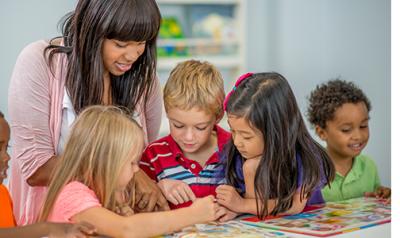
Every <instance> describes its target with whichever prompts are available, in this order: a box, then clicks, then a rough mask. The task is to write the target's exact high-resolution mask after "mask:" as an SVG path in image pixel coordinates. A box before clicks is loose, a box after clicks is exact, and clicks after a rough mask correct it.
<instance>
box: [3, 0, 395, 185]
mask: <svg viewBox="0 0 400 238" xmlns="http://www.w3.org/2000/svg"><path fill="white" fill-rule="evenodd" d="M75 4H76V0H74V1H71V0H41V1H32V0H3V1H2V2H1V7H0V32H1V33H0V34H1V37H0V52H1V53H0V110H2V111H3V112H4V113H5V114H6V116H7V89H8V84H9V79H10V76H11V72H12V69H13V67H14V63H15V60H16V57H17V55H18V53H19V52H20V51H21V49H22V48H23V47H24V46H25V45H26V44H28V43H29V42H32V41H35V40H39V39H45V38H51V37H53V36H56V35H59V32H58V28H57V23H58V21H59V19H60V18H61V17H62V16H63V15H64V14H65V13H66V12H68V11H70V10H73V8H74V6H75ZM247 5H248V16H249V17H248V22H247V26H248V29H247V42H248V44H247V49H248V52H247V62H248V69H249V71H277V72H280V73H282V74H283V75H284V76H285V77H287V79H288V80H289V81H290V83H291V85H292V88H293V90H294V92H295V94H296V97H297V99H298V102H299V104H300V106H301V108H302V111H303V112H305V110H306V96H307V95H308V94H309V92H310V90H312V89H313V88H314V87H315V85H317V84H318V83H321V82H323V81H326V80H328V79H331V78H333V77H336V76H341V77H342V78H343V79H347V80H352V81H354V82H356V83H357V84H358V85H359V86H360V87H361V88H362V89H363V90H364V91H365V93H366V94H367V95H368V97H369V98H370V100H371V102H372V106H373V109H372V112H371V115H370V116H371V123H370V126H371V139H370V142H369V144H368V146H367V148H366V149H365V153H367V154H369V155H371V156H372V157H373V158H374V159H375V160H376V162H377V164H378V168H379V172H380V176H381V180H382V182H383V184H385V185H388V186H389V185H390V157H391V153H390V149H391V147H390V143H391V141H390V133H391V129H390V115H391V112H390V103H391V102H390V1H389V0H330V1H328V0H302V1H295V0H248V2H247Z"/></svg>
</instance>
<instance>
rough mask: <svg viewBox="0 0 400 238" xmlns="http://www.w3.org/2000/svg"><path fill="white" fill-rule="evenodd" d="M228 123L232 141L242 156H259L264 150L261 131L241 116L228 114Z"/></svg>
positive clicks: (254, 157) (251, 157)
mask: <svg viewBox="0 0 400 238" xmlns="http://www.w3.org/2000/svg"><path fill="white" fill-rule="evenodd" d="M228 124H229V126H230V128H231V133H232V140H233V143H234V144H235V146H236V148H237V149H238V151H239V153H240V154H241V155H242V157H243V158H245V159H257V158H260V157H261V156H262V154H263V151H264V139H263V135H262V133H261V132H260V131H259V130H257V129H255V128H253V127H251V126H250V125H249V123H248V122H247V120H245V119H244V118H243V117H237V116H234V115H230V114H228Z"/></svg>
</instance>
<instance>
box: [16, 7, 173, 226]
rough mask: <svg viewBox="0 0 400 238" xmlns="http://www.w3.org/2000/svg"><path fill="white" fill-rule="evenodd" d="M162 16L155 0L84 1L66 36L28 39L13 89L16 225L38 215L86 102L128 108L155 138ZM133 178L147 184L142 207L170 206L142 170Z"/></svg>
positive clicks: (158, 118) (65, 27)
mask: <svg viewBox="0 0 400 238" xmlns="http://www.w3.org/2000/svg"><path fill="white" fill-rule="evenodd" d="M160 18H161V17H160V12H159V9H158V7H157V4H156V3H155V1H154V0H109V1H103V0H80V1H78V3H77V6H76V9H75V11H73V12H72V13H71V14H68V15H67V16H66V17H65V18H64V21H63V25H62V26H63V35H62V37H58V38H54V39H52V40H50V41H46V40H42V41H37V42H34V43H31V44H30V45H28V46H27V47H25V49H23V51H22V52H21V53H20V55H19V57H18V59H17V62H16V64H15V67H14V72H13V74H12V78H11V82H10V88H9V114H10V124H11V131H12V134H13V136H14V143H13V150H12V158H13V160H12V161H13V162H12V165H11V177H10V192H11V195H12V197H13V200H14V211H15V215H16V219H17V223H18V224H19V225H22V224H29V223H32V222H33V221H34V220H35V218H36V216H37V214H38V212H39V209H40V207H41V205H42V204H41V203H42V201H43V198H44V195H45V192H46V186H47V185H48V182H49V178H50V175H51V172H52V171H53V168H54V167H55V165H56V164H57V163H58V157H59V155H60V154H61V153H62V151H63V147H64V142H65V141H66V139H67V137H68V133H69V130H70V126H71V124H72V123H73V122H74V120H75V117H76V116H77V115H79V113H80V112H81V111H82V110H83V109H85V108H86V107H88V106H90V105H115V106H118V107H120V108H123V109H124V110H125V111H126V113H128V114H129V115H130V116H132V117H133V118H135V119H136V121H138V123H139V124H140V125H141V126H142V127H143V130H144V133H145V141H146V142H149V141H153V140H155V139H156V138H157V135H158V130H159V127H160V123H161V106H162V98H161V91H160V86H159V81H158V79H157V78H156V72H155V69H156V37H157V34H158V30H159V27H160ZM136 181H137V183H141V186H140V188H143V189H144V191H138V192H139V196H138V204H137V205H138V207H139V208H144V209H147V210H152V209H153V208H154V207H155V204H156V202H157V204H158V206H159V208H160V207H161V208H162V207H165V205H167V203H166V201H165V199H164V198H163V197H162V195H161V193H160V192H159V190H156V189H157V187H156V185H155V184H154V183H153V182H150V180H149V179H148V178H147V177H145V175H144V173H143V172H139V173H138V175H137V176H136ZM147 181H148V182H147ZM146 184H147V186H146ZM158 195H161V197H160V196H158ZM157 199H158V200H157Z"/></svg>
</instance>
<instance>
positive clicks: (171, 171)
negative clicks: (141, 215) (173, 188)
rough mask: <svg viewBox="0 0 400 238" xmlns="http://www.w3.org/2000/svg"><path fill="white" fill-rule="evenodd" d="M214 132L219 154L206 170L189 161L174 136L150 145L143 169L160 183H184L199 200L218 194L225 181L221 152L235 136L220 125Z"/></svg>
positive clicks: (216, 153)
mask: <svg viewBox="0 0 400 238" xmlns="http://www.w3.org/2000/svg"><path fill="white" fill-rule="evenodd" d="M214 130H215V131H216V133H217V141H218V151H215V152H214V153H213V154H212V155H211V157H210V158H209V159H208V160H207V162H206V163H205V166H204V167H202V166H201V165H200V164H199V163H198V162H197V161H195V160H190V159H188V158H186V157H185V156H184V155H183V152H182V150H181V149H180V148H179V145H178V144H177V143H176V142H175V141H174V139H173V138H172V136H171V135H168V136H166V137H163V138H161V139H159V140H157V141H155V142H153V143H151V144H150V145H148V146H147V148H146V150H145V151H144V153H143V155H142V159H141V161H140V168H142V169H143V171H145V172H146V173H147V175H148V176H149V177H150V178H152V179H153V180H155V181H157V182H158V181H160V180H161V179H175V180H181V181H184V182H185V183H187V184H188V185H189V187H190V188H191V189H192V191H193V193H194V194H195V195H196V197H205V196H208V195H210V194H212V195H215V189H216V187H217V186H218V185H219V184H221V183H223V182H224V179H223V178H221V174H220V168H217V165H218V162H219V153H220V151H222V149H223V147H224V145H225V144H226V143H227V142H228V140H229V139H230V138H231V134H230V133H229V132H227V131H225V130H224V129H222V128H221V127H219V126H215V128H214ZM191 204H192V202H190V201H189V202H186V203H183V204H179V205H177V206H176V205H174V204H172V203H170V204H169V205H170V207H171V209H176V208H180V207H187V206H189V205H191Z"/></svg>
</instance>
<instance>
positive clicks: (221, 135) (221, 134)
mask: <svg viewBox="0 0 400 238" xmlns="http://www.w3.org/2000/svg"><path fill="white" fill-rule="evenodd" d="M215 130H216V132H217V138H218V139H224V140H229V139H230V138H231V133H230V132H229V131H227V130H225V129H224V128H222V127H221V126H219V125H215Z"/></svg>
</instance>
